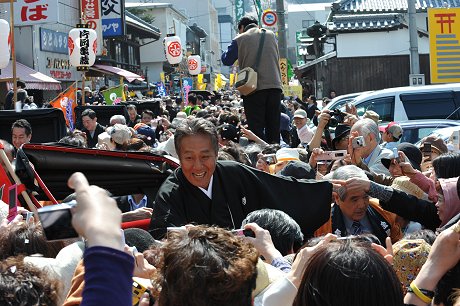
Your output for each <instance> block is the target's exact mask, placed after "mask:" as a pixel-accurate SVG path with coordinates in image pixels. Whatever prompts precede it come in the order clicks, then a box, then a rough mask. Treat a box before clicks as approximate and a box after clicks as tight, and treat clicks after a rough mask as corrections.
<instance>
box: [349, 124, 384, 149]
mask: <svg viewBox="0 0 460 306" xmlns="http://www.w3.org/2000/svg"><path fill="white" fill-rule="evenodd" d="M351 131H352V132H358V133H359V134H360V135H363V136H364V135H367V134H374V136H375V139H376V141H377V143H379V142H380V132H379V126H378V125H377V123H375V121H374V120H372V119H369V118H364V119H360V120H358V121H357V122H356V123H355V124H354V125H353V127H352V128H351Z"/></svg>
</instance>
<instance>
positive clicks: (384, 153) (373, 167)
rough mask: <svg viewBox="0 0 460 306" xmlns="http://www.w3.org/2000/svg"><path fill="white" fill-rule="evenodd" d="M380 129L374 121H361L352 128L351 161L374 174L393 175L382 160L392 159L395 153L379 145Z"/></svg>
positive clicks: (350, 142)
mask: <svg viewBox="0 0 460 306" xmlns="http://www.w3.org/2000/svg"><path fill="white" fill-rule="evenodd" d="M379 142H380V132H379V127H378V125H377V123H375V121H373V120H372V119H368V118H367V119H360V120H358V121H357V122H356V123H355V124H354V125H353V127H352V128H351V135H350V139H349V142H348V153H349V154H351V161H352V163H353V164H355V165H357V166H358V167H360V168H364V169H365V170H367V169H366V168H365V167H364V166H366V167H367V168H368V170H370V171H372V172H374V173H378V174H379V173H382V174H385V175H391V174H390V172H389V171H388V169H387V168H386V167H385V166H384V165H383V164H382V158H387V159H391V158H392V156H393V152H392V151H390V150H388V149H385V148H382V147H381V146H380V145H379Z"/></svg>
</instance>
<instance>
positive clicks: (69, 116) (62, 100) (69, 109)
mask: <svg viewBox="0 0 460 306" xmlns="http://www.w3.org/2000/svg"><path fill="white" fill-rule="evenodd" d="M75 91H76V84H75V82H74V83H73V84H72V85H70V86H69V88H67V89H66V90H65V91H64V92H61V93H60V94H59V95H58V96H57V97H56V98H55V99H54V100H53V101H51V102H50V105H51V106H52V107H54V108H59V109H60V110H61V111H62V112H63V113H64V118H65V121H66V124H67V126H68V127H69V129H70V130H71V131H73V130H74V129H75V107H76V106H77V101H76V100H77V99H76V97H75Z"/></svg>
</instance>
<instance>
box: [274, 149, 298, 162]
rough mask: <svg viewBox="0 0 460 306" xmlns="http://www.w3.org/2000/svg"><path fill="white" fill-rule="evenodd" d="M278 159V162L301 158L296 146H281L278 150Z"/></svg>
mask: <svg viewBox="0 0 460 306" xmlns="http://www.w3.org/2000/svg"><path fill="white" fill-rule="evenodd" d="M276 160H277V161H278V162H283V161H289V160H299V151H298V150H297V149H295V148H281V149H279V150H278V151H276Z"/></svg>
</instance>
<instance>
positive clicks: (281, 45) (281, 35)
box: [276, 0, 287, 58]
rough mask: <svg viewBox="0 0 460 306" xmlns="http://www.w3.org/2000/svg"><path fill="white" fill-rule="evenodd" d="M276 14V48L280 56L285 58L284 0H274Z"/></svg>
mask: <svg viewBox="0 0 460 306" xmlns="http://www.w3.org/2000/svg"><path fill="white" fill-rule="evenodd" d="M276 15H278V49H279V51H280V58H287V46H286V21H285V19H284V0H276Z"/></svg>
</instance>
